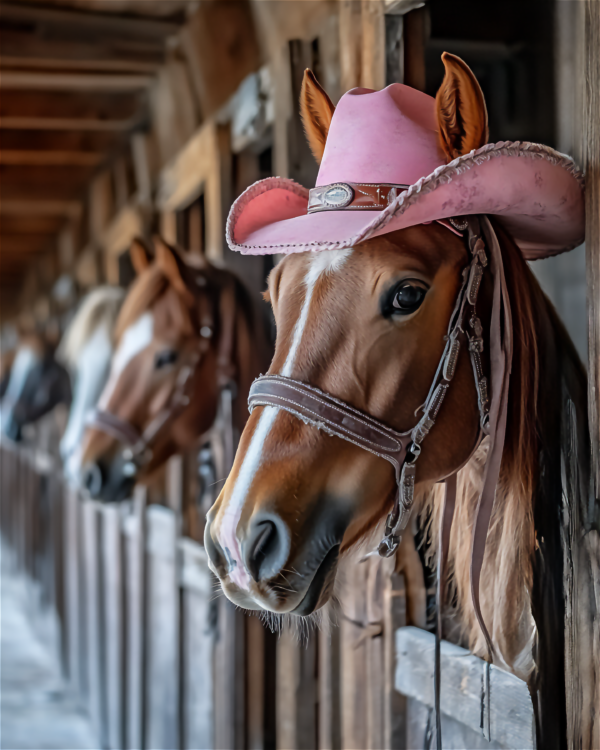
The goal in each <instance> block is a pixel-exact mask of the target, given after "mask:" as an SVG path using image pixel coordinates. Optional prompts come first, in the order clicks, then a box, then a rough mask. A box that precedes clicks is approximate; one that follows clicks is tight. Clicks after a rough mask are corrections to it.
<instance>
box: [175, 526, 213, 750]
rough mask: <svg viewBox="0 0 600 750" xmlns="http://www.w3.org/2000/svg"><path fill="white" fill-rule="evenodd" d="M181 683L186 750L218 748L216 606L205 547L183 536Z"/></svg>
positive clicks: (181, 541) (181, 550)
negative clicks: (215, 670) (215, 668)
mask: <svg viewBox="0 0 600 750" xmlns="http://www.w3.org/2000/svg"><path fill="white" fill-rule="evenodd" d="M179 549H180V552H181V564H182V569H181V586H182V609H181V618H182V628H181V630H182V633H181V652H182V659H181V669H182V675H181V684H182V692H183V696H182V698H183V701H182V713H183V715H182V732H183V736H182V738H181V745H182V747H183V748H184V750H196V748H212V747H215V732H214V719H213V717H214V698H213V695H214V679H213V669H214V665H213V658H214V643H215V635H216V624H217V623H216V615H217V612H216V607H217V604H216V602H215V601H214V597H213V578H212V574H211V573H210V571H209V569H208V561H207V557H206V552H205V550H204V547H202V546H201V545H199V544H198V543H197V542H193V541H192V540H191V539H181V540H180V542H179Z"/></svg>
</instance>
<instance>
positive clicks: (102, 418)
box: [86, 273, 236, 476]
mask: <svg viewBox="0 0 600 750" xmlns="http://www.w3.org/2000/svg"><path fill="white" fill-rule="evenodd" d="M207 283H208V281H207V278H206V276H205V275H204V274H202V273H197V275H196V284H197V286H198V287H199V289H197V290H195V297H196V299H197V300H198V307H199V325H198V328H199V332H198V345H197V347H196V348H195V350H194V351H193V352H192V353H191V355H190V357H189V358H188V361H187V362H186V363H185V364H184V365H183V366H182V367H181V368H180V370H179V372H178V373H177V377H176V379H175V383H174V386H173V391H172V392H171V395H170V397H169V400H168V402H167V404H166V405H165V406H164V407H163V408H162V409H160V411H159V412H158V414H156V415H155V416H154V417H153V418H152V420H151V421H150V423H149V424H148V425H147V426H146V427H145V428H144V429H143V430H142V431H140V430H138V429H137V427H135V425H133V424H132V423H131V422H129V421H128V420H124V419H121V418H120V417H118V416H117V415H116V414H113V413H112V412H110V411H108V410H106V409H95V410H94V411H93V412H92V413H91V414H90V416H89V417H88V419H87V420H86V424H87V425H88V426H89V427H92V428H93V429H96V430H99V431H100V432H104V433H105V434H107V435H110V436H111V437H113V438H115V439H116V440H118V441H119V442H120V443H122V444H123V445H124V446H125V447H124V449H123V453H122V455H123V459H124V460H125V462H126V466H128V469H129V473H130V475H131V476H134V475H135V474H136V473H137V472H138V471H139V470H140V469H141V468H142V467H144V466H145V465H147V464H148V463H149V462H150V461H151V460H152V455H153V454H152V448H153V446H154V445H155V443H156V441H157V439H158V437H159V436H160V435H161V434H162V433H163V432H164V430H165V428H166V427H167V426H168V425H170V424H171V423H172V422H173V421H174V420H175V419H176V418H177V417H179V416H180V415H181V414H182V412H184V411H185V409H186V408H187V406H188V405H189V404H190V402H191V400H192V396H193V386H194V379H195V375H196V372H197V370H198V368H199V367H200V364H201V362H202V360H203V358H204V355H205V354H206V352H207V351H208V349H209V347H210V341H211V339H212V337H213V333H214V328H215V326H214V316H213V312H212V307H211V304H210V300H209V299H208V295H207V294H206V293H205V292H204V287H206V286H207ZM218 315H219V340H218V344H217V373H216V377H217V384H218V387H219V389H220V390H221V391H222V390H224V389H225V388H231V389H233V390H235V387H234V385H233V382H232V381H233V377H234V375H235V368H234V365H233V358H232V352H233V340H234V329H235V317H236V300H235V286H234V281H233V279H231V278H230V279H227V280H226V281H225V283H224V284H223V285H222V286H221V288H220V289H219V300H218Z"/></svg>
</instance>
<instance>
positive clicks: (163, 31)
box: [2, 2, 183, 39]
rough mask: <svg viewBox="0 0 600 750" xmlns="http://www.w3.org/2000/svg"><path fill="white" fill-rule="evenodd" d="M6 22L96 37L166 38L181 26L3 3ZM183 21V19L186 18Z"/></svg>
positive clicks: (155, 21)
mask: <svg viewBox="0 0 600 750" xmlns="http://www.w3.org/2000/svg"><path fill="white" fill-rule="evenodd" d="M2 20H5V21H17V22H21V23H29V24H33V25H35V26H40V25H43V26H52V27H58V28H59V29H61V30H62V29H65V28H69V27H71V28H73V27H75V28H76V29H78V30H82V31H83V30H86V31H88V32H91V33H92V34H94V35H98V36H104V35H106V34H111V35H122V36H131V37H134V38H139V37H144V36H146V37H153V38H159V39H164V38H165V37H168V36H171V35H172V34H176V33H177V32H178V31H179V27H180V24H179V23H174V22H172V21H165V20H155V19H150V18H139V17H137V18H128V17H126V16H117V15H109V14H107V13H93V12H89V11H87V12H82V11H79V10H63V9H60V10H58V9H54V8H52V9H50V8H40V7H39V6H35V5H25V4H19V5H17V4H16V3H14V4H13V3H6V2H3V3H2ZM182 20H183V19H182Z"/></svg>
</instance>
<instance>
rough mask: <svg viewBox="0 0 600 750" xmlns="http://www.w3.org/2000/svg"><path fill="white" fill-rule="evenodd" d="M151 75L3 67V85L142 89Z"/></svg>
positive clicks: (27, 88) (28, 88)
mask: <svg viewBox="0 0 600 750" xmlns="http://www.w3.org/2000/svg"><path fill="white" fill-rule="evenodd" d="M152 80H153V79H152V77H151V76H147V75H138V74H133V73H128V74H124V75H115V74H113V73H106V74H101V73H44V72H41V71H35V72H31V71H20V70H4V71H2V73H1V74H0V85H2V88H3V89H4V90H8V89H18V90H20V91H117V92H118V91H139V90H140V89H147V88H148V87H149V86H150V84H151V83H152Z"/></svg>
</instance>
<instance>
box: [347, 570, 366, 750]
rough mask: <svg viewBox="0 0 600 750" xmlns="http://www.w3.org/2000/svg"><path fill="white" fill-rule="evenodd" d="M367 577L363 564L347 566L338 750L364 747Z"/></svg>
mask: <svg viewBox="0 0 600 750" xmlns="http://www.w3.org/2000/svg"><path fill="white" fill-rule="evenodd" d="M367 575H368V566H367V565H365V564H358V565H357V564H354V565H348V566H347V568H346V584H345V587H344V591H343V594H342V597H341V607H342V613H343V614H342V618H341V621H340V631H341V633H340V638H341V650H342V656H341V686H342V692H341V701H342V747H343V748H345V749H346V750H353V748H357V747H360V748H364V747H366V746H367V736H368V735H367V706H366V703H367V692H368V688H367V665H366V642H365V641H366V639H367V638H368V637H369V635H370V634H369V632H368V631H367V630H366V627H365V626H366V624H367V602H366V590H367Z"/></svg>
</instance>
